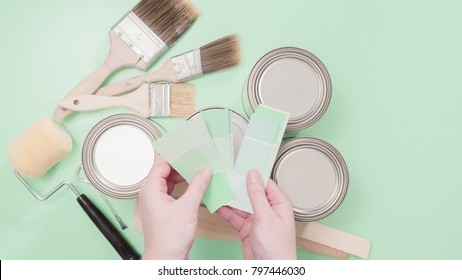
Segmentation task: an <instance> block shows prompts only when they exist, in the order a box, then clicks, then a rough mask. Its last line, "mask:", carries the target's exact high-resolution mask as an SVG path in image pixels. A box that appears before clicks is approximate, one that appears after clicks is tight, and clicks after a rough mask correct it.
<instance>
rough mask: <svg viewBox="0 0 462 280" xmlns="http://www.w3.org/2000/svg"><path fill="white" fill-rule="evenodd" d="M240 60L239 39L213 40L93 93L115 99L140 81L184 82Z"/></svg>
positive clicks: (233, 64)
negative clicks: (159, 65) (153, 68)
mask: <svg viewBox="0 0 462 280" xmlns="http://www.w3.org/2000/svg"><path fill="white" fill-rule="evenodd" d="M240 61H241V52H240V44H239V37H238V36H237V35H236V34H233V35H229V36H226V37H223V38H220V39H218V40H215V41H213V42H211V43H209V44H207V45H204V46H202V47H200V48H199V49H195V50H192V51H189V52H186V53H183V54H181V55H177V56H175V57H172V58H170V59H167V61H166V62H165V63H164V64H163V65H162V66H161V67H160V68H159V69H157V70H156V71H154V72H152V73H149V74H146V75H141V76H138V77H134V78H131V79H128V80H124V81H121V82H118V83H114V84H110V85H107V86H105V87H102V88H100V89H98V91H96V93H95V94H96V95H107V96H114V95H120V94H123V93H127V92H130V91H132V90H134V89H136V88H138V87H139V86H140V85H141V84H142V83H143V82H148V83H153V82H158V81H167V82H173V83H178V82H185V81H189V80H192V79H194V78H197V77H199V76H202V75H205V74H208V73H211V72H215V71H218V70H222V69H225V68H229V67H232V66H236V65H238V64H239V63H240Z"/></svg>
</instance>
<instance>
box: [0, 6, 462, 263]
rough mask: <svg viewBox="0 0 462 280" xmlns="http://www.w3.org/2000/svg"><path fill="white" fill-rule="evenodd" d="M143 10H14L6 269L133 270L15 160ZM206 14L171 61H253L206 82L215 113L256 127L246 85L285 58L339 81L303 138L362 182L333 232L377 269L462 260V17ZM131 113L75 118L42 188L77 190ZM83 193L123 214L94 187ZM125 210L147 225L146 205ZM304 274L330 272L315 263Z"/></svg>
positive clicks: (0, 20)
mask: <svg viewBox="0 0 462 280" xmlns="http://www.w3.org/2000/svg"><path fill="white" fill-rule="evenodd" d="M136 2H137V1H136V0H126V1H109V0H99V1H93V0H92V1H90V0H72V1H71V0H69V1H51V0H37V1H28V2H27V3H23V2H21V1H2V4H1V6H2V8H1V9H0V38H1V39H0V40H1V41H0V42H1V43H0V48H1V52H0V63H1V64H0V105H1V109H0V147H1V149H0V151H1V156H0V178H2V184H1V185H2V186H1V187H0V207H1V208H0V258H2V259H118V255H117V254H116V253H115V251H114V250H113V249H112V248H111V246H110V245H109V243H108V242H106V241H105V240H104V238H103V237H102V235H101V234H100V233H99V232H98V230H97V229H96V228H95V226H94V225H93V224H92V223H91V222H90V221H89V219H88V218H87V217H86V215H85V214H84V213H83V212H82V210H81V209H80V207H79V206H78V205H77V203H76V202H75V201H73V200H74V199H75V197H74V195H73V194H72V192H70V191H69V190H63V191H60V192H59V193H57V194H56V195H55V196H54V197H52V198H51V199H50V200H48V201H46V202H38V201H36V200H35V199H34V198H33V197H32V196H31V195H30V194H29V193H28V192H27V190H26V189H25V188H24V187H23V186H22V185H21V184H20V183H19V182H18V180H16V178H15V177H14V176H13V171H12V168H11V166H10V164H9V163H8V160H7V158H6V148H7V145H8V143H9V142H10V141H11V140H12V139H13V138H15V137H16V136H18V135H19V134H20V133H21V132H22V131H24V130H25V129H26V128H27V127H29V126H30V125H31V124H32V123H33V122H35V121H36V120H37V119H38V118H40V117H41V116H47V115H51V113H52V112H53V110H54V107H55V104H57V103H58V102H59V100H60V99H61V98H62V97H63V96H64V95H65V94H66V93H67V92H68V91H69V90H70V89H71V88H72V87H73V86H74V85H75V84H77V83H78V82H79V81H80V80H81V79H82V78H84V77H85V76H86V75H87V74H89V73H90V72H91V71H93V70H94V69H95V68H96V67H97V66H98V65H99V64H101V63H102V62H103V60H104V58H105V55H106V53H107V50H108V45H109V40H108V36H107V31H108V29H109V28H110V27H111V26H112V25H113V24H114V23H115V22H116V21H117V20H118V19H119V18H120V17H121V16H123V15H124V14H125V12H126V11H127V10H129V9H130V8H131V7H132V6H133V5H134V4H135V3H136ZM194 2H195V3H196V4H197V6H198V8H199V9H200V10H201V12H202V16H201V18H200V19H199V20H198V21H197V23H196V24H195V25H194V26H193V28H192V29H191V30H190V31H189V32H188V33H187V34H186V35H185V36H184V37H183V38H182V39H181V40H180V41H179V42H178V43H177V44H176V45H175V46H174V47H173V48H172V49H170V50H169V51H168V53H167V54H166V55H165V56H164V58H166V57H170V56H173V55H176V54H178V53H180V52H183V51H188V50H190V49H191V48H194V47H196V46H200V45H203V44H205V43H207V42H209V41H211V40H213V39H215V38H218V37H221V36H224V35H227V34H229V33H232V32H238V33H239V34H240V36H241V39H242V48H243V62H242V64H241V65H240V66H239V67H237V68H234V69H232V70H229V71H225V72H221V73H216V74H212V75H209V76H207V77H203V78H201V79H198V80H196V81H194V84H195V85H196V88H197V91H198V94H197V96H198V106H199V107H205V106H213V105H220V106H228V107H231V108H233V109H235V110H237V111H240V112H243V109H242V106H241V105H240V97H241V93H242V89H243V85H244V83H245V80H246V77H247V75H248V74H249V72H250V70H251V68H252V66H253V65H254V64H255V62H256V61H257V60H258V59H259V58H260V57H261V56H263V55H264V54H265V53H267V52H268V51H270V50H272V49H274V48H278V47H283V46H296V47H300V48H304V49H307V50H309V51H311V52H312V53H314V54H315V55H316V56H318V57H319V58H320V59H321V60H322V61H323V62H324V64H325V65H326V67H327V69H328V71H329V73H330V75H331V78H332V83H333V95H332V101H331V104H330V106H329V108H328V110H327V112H326V114H325V115H324V117H323V118H322V119H321V120H320V121H319V122H317V123H316V124H315V125H313V126H312V127H310V128H309V129H307V130H305V131H303V132H301V133H300V135H309V136H314V137H318V138H321V139H323V140H325V141H327V142H329V143H330V144H332V145H334V146H335V147H336V148H337V149H338V150H339V151H340V152H341V153H342V155H343V156H344V157H345V160H346V162H347V164H348V168H349V172H350V188H349V191H348V194H347V196H346V199H345V201H344V202H343V204H342V205H341V206H340V208H339V209H338V210H337V211H336V212H335V213H333V214H332V215H331V216H329V217H327V218H325V219H324V220H322V221H321V223H323V224H326V225H328V226H331V227H334V228H337V229H340V230H343V231H346V232H350V233H352V234H355V235H359V236H363V237H365V238H368V239H370V240H371V241H372V247H371V253H370V258H371V259H461V258H462V250H461V248H462V239H461V238H460V237H461V236H462V224H461V223H462V222H461V218H460V215H461V213H462V203H461V198H462V175H461V174H462V168H461V167H462V162H461V158H462V146H461V143H462V132H461V123H462V113H461V109H460V107H461V105H462V90H461V89H462V86H461V85H462V83H461V80H462V54H461V51H462V36H461V26H462V2H461V1H456V0H453V1H450V0H445V1H444V0H443V1H436V0H433V1H417V0H413V1H410V0H409V1H367V0H362V1H359V0H356V1H355V0H353V1H340V0H337V1H334V0H330V1H310V0H303V1H302V0H297V1H296V0H285V1H262V0H261V1H255V0H221V1H207V0H195V1H194ZM161 62H162V61H160V62H159V63H157V64H156V65H155V66H158V65H160V63H161ZM154 68H155V67H153V68H152V69H154ZM137 73H138V72H137V71H136V70H129V71H120V72H118V73H117V74H116V75H114V76H113V77H112V78H113V80H114V81H115V80H120V79H122V78H125V77H131V76H133V75H135V74H137ZM118 112H129V111H128V110H127V111H125V110H124V109H110V110H104V111H98V112H90V113H85V114H79V115H77V114H75V115H73V116H72V117H70V118H68V119H67V120H66V121H65V123H64V124H65V126H66V127H67V129H68V130H69V131H70V132H71V133H72V136H73V138H74V141H75V148H74V150H73V151H72V153H71V154H70V155H69V156H68V157H67V158H66V159H65V160H64V161H62V162H61V163H60V164H59V165H58V166H56V167H55V168H53V169H52V170H51V171H50V172H49V173H48V174H47V175H46V176H45V177H43V178H39V179H36V180H34V181H33V183H34V185H36V186H37V188H38V189H40V190H43V191H46V190H48V189H50V188H51V187H52V186H53V185H54V184H56V183H58V182H59V181H60V180H63V179H68V180H71V181H73V182H76V180H75V179H74V171H75V168H76V167H77V165H78V164H79V162H80V151H81V147H82V143H83V141H84V138H85V136H86V134H87V133H88V132H89V130H90V129H91V127H92V126H93V125H94V124H96V123H97V122H98V121H99V120H101V119H103V118H104V117H106V116H109V115H111V114H114V113H118ZM161 122H162V124H163V125H164V126H165V127H167V128H169V127H172V125H174V124H175V122H176V121H171V120H167V121H161ZM76 186H77V188H78V189H79V190H80V191H81V192H83V193H86V194H87V195H88V196H89V197H90V198H92V199H93V200H94V201H95V203H97V204H98V205H99V206H101V209H102V210H103V211H104V212H105V213H108V210H107V209H106V208H105V207H104V205H103V203H102V201H101V199H100V198H99V197H98V195H97V193H96V191H95V190H94V189H93V188H92V187H91V186H89V185H84V184H80V183H76ZM111 202H112V203H113V204H114V207H115V208H116V209H117V210H118V211H119V214H120V215H121V216H122V217H123V219H124V220H125V221H126V222H127V223H128V224H129V225H131V223H132V209H133V206H134V201H133V200H115V199H111ZM112 220H113V219H112ZM113 221H114V220H113ZM124 235H125V236H126V237H127V238H128V239H129V240H130V242H131V243H133V244H134V245H135V247H136V248H137V249H138V250H140V251H141V250H142V247H143V240H142V235H141V234H139V233H134V232H133V231H132V230H131V228H129V229H127V230H125V231H124ZM191 258H194V259H217V258H218V259H234V258H241V253H240V245H239V243H237V242H223V241H211V240H196V242H195V244H194V246H193V249H192V251H191ZM299 258H304V259H325V257H322V256H319V255H316V254H311V253H308V252H304V251H299Z"/></svg>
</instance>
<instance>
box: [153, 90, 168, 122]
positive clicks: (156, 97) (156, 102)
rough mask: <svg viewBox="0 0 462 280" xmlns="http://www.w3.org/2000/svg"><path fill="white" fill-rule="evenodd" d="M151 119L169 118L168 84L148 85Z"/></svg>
mask: <svg viewBox="0 0 462 280" xmlns="http://www.w3.org/2000/svg"><path fill="white" fill-rule="evenodd" d="M149 104H151V117H167V116H170V84H154V83H152V84H150V85H149Z"/></svg>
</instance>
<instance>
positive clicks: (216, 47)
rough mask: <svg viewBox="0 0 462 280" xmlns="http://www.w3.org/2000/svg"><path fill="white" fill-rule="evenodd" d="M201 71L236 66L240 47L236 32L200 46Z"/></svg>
mask: <svg viewBox="0 0 462 280" xmlns="http://www.w3.org/2000/svg"><path fill="white" fill-rule="evenodd" d="M200 50H201V64H202V73H204V74H207V73H210V72H214V71H218V70H221V69H225V68H228V67H232V66H236V65H238V64H239V63H240V62H241V47H240V45H239V36H237V34H232V35H228V36H226V37H223V38H220V39H218V40H215V41H213V42H211V43H208V44H207V45H205V46H202V47H201V48H200Z"/></svg>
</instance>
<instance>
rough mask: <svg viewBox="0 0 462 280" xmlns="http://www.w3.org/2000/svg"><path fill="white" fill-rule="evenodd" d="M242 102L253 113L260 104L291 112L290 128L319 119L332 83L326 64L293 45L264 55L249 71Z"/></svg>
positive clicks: (299, 128) (297, 128) (325, 108)
mask: <svg viewBox="0 0 462 280" xmlns="http://www.w3.org/2000/svg"><path fill="white" fill-rule="evenodd" d="M244 88H245V89H246V91H247V92H246V93H247V94H243V105H244V109H245V111H246V114H247V116H250V115H251V114H252V113H253V112H254V111H255V108H256V107H257V106H258V105H259V104H265V105H268V106H270V107H274V108H276V109H280V110H283V111H285V112H288V113H290V117H289V122H288V125H287V129H286V130H287V131H298V130H302V129H304V128H307V127H309V126H310V125H312V124H314V123H315V122H316V121H318V120H319V119H320V118H321V117H322V115H323V114H324V113H325V112H326V110H327V107H328V105H329V102H330V99H331V94H332V84H331V80H330V77H329V73H328V72H327V69H326V67H325V66H324V64H323V63H322V62H321V61H320V60H319V59H318V58H317V57H316V56H315V55H313V54H312V53H310V52H308V51H306V50H303V49H299V48H294V47H286V48H280V49H275V50H273V51H271V52H269V53H267V54H266V55H264V56H263V57H262V58H261V59H260V60H259V61H258V62H257V63H256V64H255V66H254V67H253V69H252V71H251V72H250V75H249V78H248V80H247V84H246V86H245V87H244Z"/></svg>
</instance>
